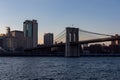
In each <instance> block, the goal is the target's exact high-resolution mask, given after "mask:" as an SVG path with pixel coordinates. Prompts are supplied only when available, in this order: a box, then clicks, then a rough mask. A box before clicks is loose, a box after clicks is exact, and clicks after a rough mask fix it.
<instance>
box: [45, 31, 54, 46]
mask: <svg viewBox="0 0 120 80" xmlns="http://www.w3.org/2000/svg"><path fill="white" fill-rule="evenodd" d="M44 45H53V33H45V34H44Z"/></svg>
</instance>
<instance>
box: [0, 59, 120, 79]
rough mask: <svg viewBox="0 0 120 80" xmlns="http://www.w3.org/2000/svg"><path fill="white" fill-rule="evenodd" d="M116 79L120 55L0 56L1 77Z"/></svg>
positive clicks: (119, 65)
mask: <svg viewBox="0 0 120 80" xmlns="http://www.w3.org/2000/svg"><path fill="white" fill-rule="evenodd" d="M119 79H120V58H119V57H96V58H95V57H94V58H93V57H90V58H89V57H81V58H61V57H60V58H57V57H33V58H32V57H27V58H24V57H9V58H8V57H0V80H119Z"/></svg>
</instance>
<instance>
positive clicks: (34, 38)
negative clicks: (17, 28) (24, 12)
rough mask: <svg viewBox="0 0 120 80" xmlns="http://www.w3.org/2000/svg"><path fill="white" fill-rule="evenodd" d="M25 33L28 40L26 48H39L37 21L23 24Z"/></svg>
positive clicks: (28, 21)
mask: <svg viewBox="0 0 120 80" xmlns="http://www.w3.org/2000/svg"><path fill="white" fill-rule="evenodd" d="M23 32H24V37H25V39H26V48H32V47H37V44H38V23H37V20H26V21H25V22H24V23H23Z"/></svg>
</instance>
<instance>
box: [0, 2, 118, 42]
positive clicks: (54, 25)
mask: <svg viewBox="0 0 120 80" xmlns="http://www.w3.org/2000/svg"><path fill="white" fill-rule="evenodd" d="M18 3H19V4H18ZM119 3H120V1H119V0H110V1H108V0H69V1H68V0H52V1H48V0H20V1H18V0H1V1H0V9H1V11H0V12H1V14H0V17H1V19H0V26H1V29H0V33H5V27H11V29H12V30H23V24H22V23H23V21H24V20H26V19H30V20H31V19H36V20H38V28H39V30H38V31H39V33H38V35H39V36H38V37H39V43H42V41H43V40H42V39H43V35H44V33H46V32H52V33H54V34H55V35H56V34H57V33H58V32H60V31H62V30H64V28H65V27H68V26H72V24H73V25H74V26H75V27H79V28H81V29H84V30H88V31H93V32H99V33H105V34H116V33H118V34H120V31H119V29H120V28H119V26H120V22H119V21H120V10H119V8H120V5H119ZM31 5H33V6H31Z"/></svg>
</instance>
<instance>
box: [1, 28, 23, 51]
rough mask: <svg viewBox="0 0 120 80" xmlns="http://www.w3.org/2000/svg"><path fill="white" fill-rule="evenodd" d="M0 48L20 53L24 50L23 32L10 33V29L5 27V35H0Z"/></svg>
mask: <svg viewBox="0 0 120 80" xmlns="http://www.w3.org/2000/svg"><path fill="white" fill-rule="evenodd" d="M0 46H1V47H2V48H4V49H5V50H8V51H21V50H23V49H25V38H24V33H23V31H17V30H15V31H10V28H9V27H7V29H6V34H1V35H0Z"/></svg>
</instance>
